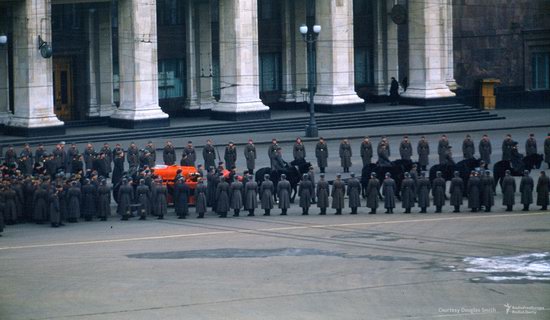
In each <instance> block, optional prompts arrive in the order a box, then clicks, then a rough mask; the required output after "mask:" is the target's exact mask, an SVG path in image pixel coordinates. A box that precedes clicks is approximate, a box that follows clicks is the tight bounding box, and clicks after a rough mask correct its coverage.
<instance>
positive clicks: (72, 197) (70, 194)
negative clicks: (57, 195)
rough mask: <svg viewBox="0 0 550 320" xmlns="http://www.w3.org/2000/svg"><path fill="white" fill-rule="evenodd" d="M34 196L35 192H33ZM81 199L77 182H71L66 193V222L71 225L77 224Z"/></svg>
mask: <svg viewBox="0 0 550 320" xmlns="http://www.w3.org/2000/svg"><path fill="white" fill-rule="evenodd" d="M35 194H36V192H35ZM81 197H82V192H81V191H80V188H79V187H78V182H76V181H73V182H71V187H70V188H69V190H68V191H67V208H68V212H67V221H69V222H71V223H75V222H77V219H78V217H80V201H81V200H80V199H81Z"/></svg>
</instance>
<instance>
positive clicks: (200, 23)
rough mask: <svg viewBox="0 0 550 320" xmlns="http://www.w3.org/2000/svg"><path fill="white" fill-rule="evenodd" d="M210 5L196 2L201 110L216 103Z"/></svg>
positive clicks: (210, 107)
mask: <svg viewBox="0 0 550 320" xmlns="http://www.w3.org/2000/svg"><path fill="white" fill-rule="evenodd" d="M211 14H212V13H211V11H210V3H208V1H207V2H195V17H196V20H197V23H196V24H195V34H198V35H199V36H195V41H196V42H197V44H198V48H199V49H198V51H199V54H198V60H199V61H198V62H199V63H198V68H199V70H197V71H198V72H199V86H198V94H199V103H200V109H201V110H209V109H212V107H213V105H214V104H215V103H216V101H215V100H214V96H213V86H212V72H213V71H212V17H211Z"/></svg>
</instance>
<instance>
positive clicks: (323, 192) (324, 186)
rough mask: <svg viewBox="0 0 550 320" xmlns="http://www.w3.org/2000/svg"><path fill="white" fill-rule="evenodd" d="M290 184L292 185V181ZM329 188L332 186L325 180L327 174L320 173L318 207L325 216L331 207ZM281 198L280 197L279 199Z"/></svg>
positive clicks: (317, 190)
mask: <svg viewBox="0 0 550 320" xmlns="http://www.w3.org/2000/svg"><path fill="white" fill-rule="evenodd" d="M288 185H289V187H290V183H289V184H288ZM278 187H279V186H277V188H278ZM329 188H330V187H329V183H328V181H326V180H325V174H324V173H321V174H320V175H319V181H318V182H317V187H316V192H315V193H316V195H317V208H319V210H320V211H321V212H320V213H319V214H320V215H323V216H324V215H326V214H327V208H328V207H329V200H328V197H329V194H330V191H329ZM289 193H290V191H289ZM280 199H281V198H280V197H279V201H280Z"/></svg>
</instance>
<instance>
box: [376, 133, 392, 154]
mask: <svg viewBox="0 0 550 320" xmlns="http://www.w3.org/2000/svg"><path fill="white" fill-rule="evenodd" d="M382 146H386V151H387V153H388V157H389V156H391V152H390V142H389V141H388V138H387V137H386V136H382V138H381V139H380V142H378V147H377V148H376V152H377V153H378V154H380V149H382Z"/></svg>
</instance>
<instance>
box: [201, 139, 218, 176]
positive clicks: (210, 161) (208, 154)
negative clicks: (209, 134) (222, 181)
mask: <svg viewBox="0 0 550 320" xmlns="http://www.w3.org/2000/svg"><path fill="white" fill-rule="evenodd" d="M202 158H203V159H204V167H205V168H206V170H209V169H210V167H214V168H215V167H216V149H215V148H214V146H212V140H210V139H208V140H206V145H205V146H204V147H203V148H202Z"/></svg>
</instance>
